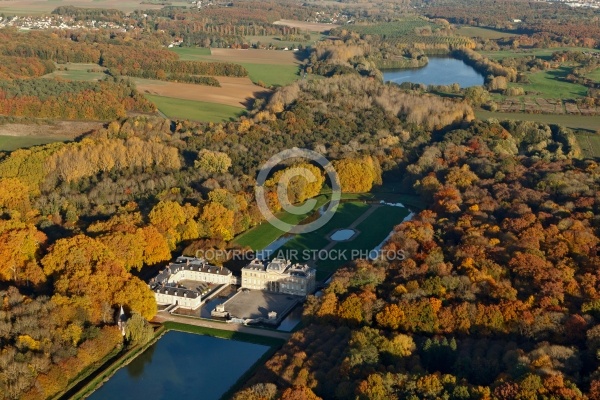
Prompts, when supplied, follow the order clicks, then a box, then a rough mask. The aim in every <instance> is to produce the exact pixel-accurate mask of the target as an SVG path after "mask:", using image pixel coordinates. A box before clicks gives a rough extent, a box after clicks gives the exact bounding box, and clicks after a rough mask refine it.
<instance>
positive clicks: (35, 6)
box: [0, 0, 185, 15]
mask: <svg viewBox="0 0 600 400" xmlns="http://www.w3.org/2000/svg"><path fill="white" fill-rule="evenodd" d="M171 1H172V2H173V3H176V2H177V3H179V4H185V2H182V1H177V0H171ZM62 5H70V6H75V7H82V8H114V9H117V10H121V11H125V12H130V11H133V10H140V9H144V10H149V9H154V10H156V9H160V8H162V7H163V6H161V5H155V4H141V2H140V0H69V1H63V0H19V1H0V13H4V14H7V15H39V14H49V13H50V12H51V11H52V10H54V9H55V8H56V7H58V6H62Z"/></svg>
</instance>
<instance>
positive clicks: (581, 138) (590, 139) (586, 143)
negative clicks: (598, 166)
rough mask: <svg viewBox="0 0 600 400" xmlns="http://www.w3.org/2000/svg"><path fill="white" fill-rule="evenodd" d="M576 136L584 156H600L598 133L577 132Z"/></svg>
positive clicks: (599, 136) (599, 137)
mask: <svg viewBox="0 0 600 400" xmlns="http://www.w3.org/2000/svg"><path fill="white" fill-rule="evenodd" d="M576 137H577V142H578V143H579V147H581V150H582V151H583V155H584V156H585V157H588V158H600V135H598V134H597V133H579V134H577V136H576Z"/></svg>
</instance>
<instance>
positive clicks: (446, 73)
mask: <svg viewBox="0 0 600 400" xmlns="http://www.w3.org/2000/svg"><path fill="white" fill-rule="evenodd" d="M383 80H384V82H394V83H397V84H401V83H403V82H411V83H422V84H424V85H451V84H453V83H458V84H459V85H460V87H461V88H466V87H470V86H479V85H483V82H484V78H483V75H481V74H480V73H479V72H477V71H475V70H474V69H473V68H472V67H471V66H469V65H467V64H465V63H464V62H463V61H462V60H457V59H455V58H449V57H429V63H428V64H427V65H426V66H424V67H423V68H414V69H389V70H384V71H383Z"/></svg>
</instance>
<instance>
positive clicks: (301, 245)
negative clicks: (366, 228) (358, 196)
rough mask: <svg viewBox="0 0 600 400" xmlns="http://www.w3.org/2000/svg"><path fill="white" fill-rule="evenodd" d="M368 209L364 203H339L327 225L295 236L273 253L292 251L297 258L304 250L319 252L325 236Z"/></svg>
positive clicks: (325, 239) (325, 242) (349, 222)
mask: <svg viewBox="0 0 600 400" xmlns="http://www.w3.org/2000/svg"><path fill="white" fill-rule="evenodd" d="M369 207H370V205H369V204H365V203H355V202H352V203H340V205H339V207H338V209H337V211H336V212H335V214H334V216H333V218H331V220H330V221H329V222H328V223H327V224H325V225H324V226H323V227H321V228H319V229H317V230H316V231H314V232H307V233H303V234H300V235H296V236H295V237H294V238H293V239H292V240H290V241H289V242H287V243H286V244H284V245H283V246H282V247H281V248H280V249H279V250H277V251H275V253H278V252H282V254H286V253H288V254H289V253H291V252H292V251H297V252H298V253H299V256H302V252H303V251H304V250H320V249H322V248H323V247H325V246H326V245H327V243H329V240H328V238H327V236H328V235H329V234H330V233H332V232H333V231H335V230H337V229H341V228H346V227H348V226H350V225H351V224H352V223H353V222H354V221H355V220H356V219H357V218H358V217H360V216H361V215H362V214H363V213H364V212H365V211H367V209H368V208H369ZM275 255H276V254H275Z"/></svg>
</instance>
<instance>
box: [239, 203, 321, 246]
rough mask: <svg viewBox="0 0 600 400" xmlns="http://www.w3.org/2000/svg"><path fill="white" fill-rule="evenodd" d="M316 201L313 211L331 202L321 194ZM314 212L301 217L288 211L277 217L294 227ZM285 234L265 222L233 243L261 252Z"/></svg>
mask: <svg viewBox="0 0 600 400" xmlns="http://www.w3.org/2000/svg"><path fill="white" fill-rule="evenodd" d="M314 199H315V200H316V201H317V202H316V203H315V206H314V207H313V211H314V210H317V209H318V208H320V207H321V206H322V205H323V204H325V203H326V202H327V201H328V200H329V197H328V196H326V195H323V194H321V195H319V196H317V197H315V198H314ZM313 211H311V212H310V213H308V214H300V215H297V214H292V213H289V212H287V211H283V212H280V213H278V214H277V215H276V217H277V218H278V219H279V220H281V221H283V222H286V223H288V224H292V225H296V224H299V223H300V222H302V220H304V219H305V218H306V217H308V216H309V215H310V214H312V212H313ZM284 233H285V232H283V231H281V230H279V229H278V228H276V227H274V226H273V225H271V224H270V223H268V222H266V221H265V222H263V223H261V224H260V225H257V226H255V227H254V228H252V229H250V230H248V231H246V232H244V233H242V234H241V235H239V236H237V237H236V238H235V239H234V240H233V242H234V243H236V244H238V245H240V246H248V247H250V248H251V249H252V250H260V249H263V248H265V247H266V246H268V245H269V244H271V243H272V242H274V241H275V240H277V239H279V238H280V237H281V235H283V234H284Z"/></svg>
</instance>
